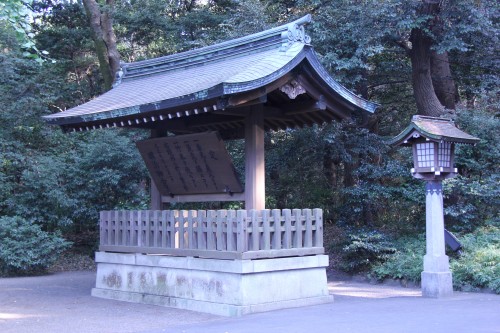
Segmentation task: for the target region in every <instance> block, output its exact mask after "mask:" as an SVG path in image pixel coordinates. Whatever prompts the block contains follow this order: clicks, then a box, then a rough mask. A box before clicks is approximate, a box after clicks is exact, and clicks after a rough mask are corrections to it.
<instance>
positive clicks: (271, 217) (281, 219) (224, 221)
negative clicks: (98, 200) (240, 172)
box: [99, 209, 324, 259]
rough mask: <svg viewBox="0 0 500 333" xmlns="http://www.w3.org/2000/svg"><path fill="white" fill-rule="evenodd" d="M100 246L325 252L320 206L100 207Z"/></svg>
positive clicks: (263, 254) (215, 254)
mask: <svg viewBox="0 0 500 333" xmlns="http://www.w3.org/2000/svg"><path fill="white" fill-rule="evenodd" d="M99 249H100V251H109V252H128V253H147V254H169V255H176V256H193V257H204V258H219V259H257V258H275V257H288V256H303V255H311V254H321V253H324V249H323V212H322V210H321V209H312V210H311V209H293V210H290V209H283V210H279V209H273V210H258V211H257V210H249V211H246V210H217V211H215V210H208V211H206V210H139V211H126V210H115V211H102V212H101V214H100V247H99Z"/></svg>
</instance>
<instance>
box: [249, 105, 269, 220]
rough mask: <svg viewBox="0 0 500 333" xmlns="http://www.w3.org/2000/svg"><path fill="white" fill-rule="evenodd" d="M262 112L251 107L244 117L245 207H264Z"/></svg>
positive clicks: (258, 108)
mask: <svg viewBox="0 0 500 333" xmlns="http://www.w3.org/2000/svg"><path fill="white" fill-rule="evenodd" d="M265 175H266V171H265V164H264V113H263V106H262V105H261V104H258V105H255V106H252V107H251V110H250V112H249V114H248V116H247V117H246V119H245V209H247V210H248V209H265V198H266V183H265Z"/></svg>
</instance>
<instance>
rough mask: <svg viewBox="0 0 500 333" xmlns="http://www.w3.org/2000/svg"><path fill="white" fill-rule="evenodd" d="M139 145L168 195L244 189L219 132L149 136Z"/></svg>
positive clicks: (144, 158) (162, 190) (240, 190)
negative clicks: (161, 136)
mask: <svg viewBox="0 0 500 333" xmlns="http://www.w3.org/2000/svg"><path fill="white" fill-rule="evenodd" d="M136 145H137V148H138V149H139V152H140V153H141V156H142V158H143V160H144V162H145V163H146V167H147V168H148V170H149V173H150V175H151V178H153V180H154V182H155V184H156V187H157V188H158V190H159V191H160V193H161V194H162V195H164V196H174V195H189V194H216V193H219V194H220V193H228V194H231V193H241V192H243V187H242V185H241V183H240V180H239V178H238V175H237V174H236V170H235V168H234V166H233V163H232V162H231V159H230V157H229V154H228V152H227V150H226V147H225V146H224V142H223V141H222V139H221V138H220V137H219V135H218V133H217V132H207V133H196V134H187V135H176V136H171V137H163V138H156V139H149V140H144V141H139V142H137V143H136Z"/></svg>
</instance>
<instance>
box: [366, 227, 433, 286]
mask: <svg viewBox="0 0 500 333" xmlns="http://www.w3.org/2000/svg"><path fill="white" fill-rule="evenodd" d="M394 247H395V248H396V251H395V252H394V253H393V254H392V255H390V256H388V258H387V260H386V261H384V262H381V263H377V264H375V265H374V266H373V267H372V269H371V271H370V274H369V275H370V276H372V277H374V278H376V279H377V280H385V279H400V280H406V281H411V282H415V283H418V282H420V274H421V273H422V271H423V268H424V267H423V256H424V254H425V234H421V235H419V236H418V237H416V238H415V237H412V238H410V237H404V238H401V239H398V240H397V241H396V242H395V243H394Z"/></svg>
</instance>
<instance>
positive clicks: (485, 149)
mask: <svg viewBox="0 0 500 333" xmlns="http://www.w3.org/2000/svg"><path fill="white" fill-rule="evenodd" d="M490 110H491V111H492V110H498V105H497V106H496V107H494V105H490ZM457 124H458V126H460V128H461V129H463V130H464V131H466V132H468V133H470V134H472V135H475V136H477V137H479V138H480V139H481V142H480V143H479V144H477V145H476V146H467V145H462V146H458V147H457V151H456V159H455V160H456V165H457V167H458V169H459V172H460V174H461V176H460V177H456V178H454V179H450V180H448V181H446V182H445V192H444V193H445V195H446V200H445V214H446V217H447V225H448V226H449V227H450V229H452V230H456V231H469V232H470V231H473V230H474V229H475V228H476V227H478V226H481V225H484V224H485V223H488V222H489V223H494V222H496V223H498V222H499V221H500V213H499V210H498V207H499V206H500V186H498V185H499V183H500V173H499V168H498V161H499V160H500V137H499V136H498V133H499V132H500V118H498V117H496V116H495V115H494V114H493V113H492V112H486V111H484V110H481V109H479V110H474V111H469V110H461V111H460V113H459V115H458V119H457Z"/></svg>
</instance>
